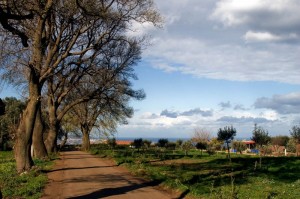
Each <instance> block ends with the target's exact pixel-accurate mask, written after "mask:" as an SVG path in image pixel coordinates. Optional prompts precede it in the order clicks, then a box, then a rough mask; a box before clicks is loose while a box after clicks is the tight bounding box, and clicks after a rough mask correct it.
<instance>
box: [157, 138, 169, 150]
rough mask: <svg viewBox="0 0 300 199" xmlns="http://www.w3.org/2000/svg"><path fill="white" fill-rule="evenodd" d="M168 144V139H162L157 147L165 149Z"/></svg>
mask: <svg viewBox="0 0 300 199" xmlns="http://www.w3.org/2000/svg"><path fill="white" fill-rule="evenodd" d="M168 143H169V140H168V139H164V138H162V139H159V140H158V142H157V146H158V147H161V148H163V147H166V146H167V144H168Z"/></svg>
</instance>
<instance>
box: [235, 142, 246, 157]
mask: <svg viewBox="0 0 300 199" xmlns="http://www.w3.org/2000/svg"><path fill="white" fill-rule="evenodd" d="M232 148H234V149H235V150H236V151H237V152H240V154H242V152H243V151H244V150H246V149H247V145H246V144H245V143H244V142H241V141H234V142H233V143H232Z"/></svg>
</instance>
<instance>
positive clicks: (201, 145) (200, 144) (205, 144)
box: [196, 142, 207, 156]
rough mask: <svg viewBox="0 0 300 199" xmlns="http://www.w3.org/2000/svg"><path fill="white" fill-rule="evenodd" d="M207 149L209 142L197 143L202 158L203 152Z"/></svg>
mask: <svg viewBox="0 0 300 199" xmlns="http://www.w3.org/2000/svg"><path fill="white" fill-rule="evenodd" d="M206 148H207V142H197V144H196V149H200V150H201V156H202V151H203V150H205V149H206Z"/></svg>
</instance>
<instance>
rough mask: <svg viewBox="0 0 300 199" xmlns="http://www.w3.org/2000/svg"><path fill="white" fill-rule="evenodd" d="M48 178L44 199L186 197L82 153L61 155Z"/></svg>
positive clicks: (159, 198) (111, 162) (74, 152)
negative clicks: (162, 188) (164, 189)
mask: <svg viewBox="0 0 300 199" xmlns="http://www.w3.org/2000/svg"><path fill="white" fill-rule="evenodd" d="M48 179H49V182H48V184H47V185H46V187H45V190H44V194H43V197H42V199H51V198H55V199H60V198H68V199H96V198H122V199H135V198H136V199H156V198H157V199H170V198H182V197H180V196H179V197H176V196H174V195H172V194H170V193H167V192H165V191H162V190H160V189H159V187H158V186H157V183H155V182H149V181H145V180H142V179H140V178H137V177H134V176H132V175H131V174H130V173H129V172H128V171H127V170H126V169H125V168H123V167H119V166H116V165H115V164H114V162H113V161H109V160H105V159H102V158H99V157H96V156H93V155H90V154H88V153H86V152H81V151H67V152H61V153H60V158H59V160H56V162H55V166H54V169H53V170H52V171H50V172H49V173H48Z"/></svg>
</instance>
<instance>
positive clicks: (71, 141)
mask: <svg viewBox="0 0 300 199" xmlns="http://www.w3.org/2000/svg"><path fill="white" fill-rule="evenodd" d="M139 138H140V137H116V140H128V141H133V140H135V139H139ZM142 139H143V140H149V141H151V142H152V143H157V142H158V140H159V139H168V140H169V142H176V141H177V140H183V141H186V140H189V139H191V138H168V137H165V138H158V137H148V138H142ZM100 140H106V138H100V139H98V138H91V143H95V142H99V141H100ZM58 143H60V141H58ZM81 143H82V140H81V138H69V139H68V141H67V144H70V145H73V144H81Z"/></svg>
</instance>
